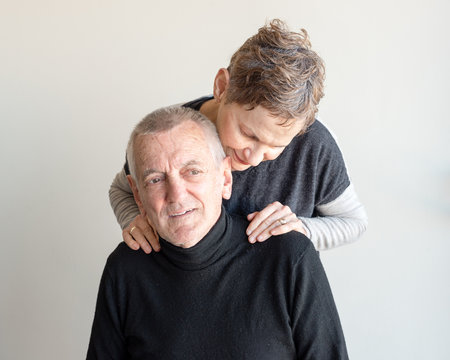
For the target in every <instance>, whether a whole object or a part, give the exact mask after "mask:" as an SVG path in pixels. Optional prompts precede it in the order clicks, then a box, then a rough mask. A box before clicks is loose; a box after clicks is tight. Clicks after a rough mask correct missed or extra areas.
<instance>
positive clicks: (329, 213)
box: [299, 184, 368, 250]
mask: <svg viewBox="0 0 450 360" xmlns="http://www.w3.org/2000/svg"><path fill="white" fill-rule="evenodd" d="M316 210H317V212H318V213H319V216H318V217H314V218H305V217H299V219H300V220H302V222H303V224H304V225H305V226H306V228H307V231H308V237H309V238H310V239H311V241H312V243H313V244H314V247H315V248H316V250H327V249H332V248H335V247H337V246H341V245H345V244H348V243H351V242H353V241H355V240H357V239H358V238H359V237H360V236H361V235H362V233H364V231H365V230H366V228H367V225H368V218H367V214H366V210H365V209H364V206H363V205H362V204H361V202H360V201H359V199H358V196H357V195H356V192H355V189H354V188H353V184H350V185H349V186H348V187H347V189H345V191H344V192H343V193H342V194H341V195H340V196H338V197H337V198H336V199H335V200H333V201H331V202H329V203H328V204H324V205H318V206H317V207H316Z"/></svg>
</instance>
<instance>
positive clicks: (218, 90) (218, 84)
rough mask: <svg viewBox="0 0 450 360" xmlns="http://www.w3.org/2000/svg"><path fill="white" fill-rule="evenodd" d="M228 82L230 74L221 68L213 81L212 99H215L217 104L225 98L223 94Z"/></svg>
mask: <svg viewBox="0 0 450 360" xmlns="http://www.w3.org/2000/svg"><path fill="white" fill-rule="evenodd" d="M229 82H230V73H229V72H228V70H227V69H225V68H221V69H219V71H218V72H217V75H216V77H215V79H214V90H213V94H214V99H216V101H217V102H220V101H222V99H224V98H225V92H226V90H227V88H228V84H229Z"/></svg>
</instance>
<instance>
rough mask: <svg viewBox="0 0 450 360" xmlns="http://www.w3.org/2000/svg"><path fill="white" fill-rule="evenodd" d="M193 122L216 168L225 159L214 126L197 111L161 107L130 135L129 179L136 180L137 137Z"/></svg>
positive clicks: (178, 107) (128, 151)
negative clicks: (204, 139)
mask: <svg viewBox="0 0 450 360" xmlns="http://www.w3.org/2000/svg"><path fill="white" fill-rule="evenodd" d="M189 120H190V121H193V122H194V123H196V124H197V125H199V126H200V128H201V129H202V130H203V133H204V134H205V138H206V141H207V143H208V147H209V150H210V151H211V155H212V156H213V159H214V162H215V164H216V166H217V168H218V167H219V166H220V164H221V163H222V161H223V159H224V158H225V152H224V151H223V148H222V144H221V142H220V139H219V135H218V134H217V130H216V127H215V126H214V124H213V123H212V122H211V121H210V120H209V119H208V118H207V117H206V116H205V115H203V114H201V113H200V112H199V111H196V110H193V109H191V108H187V107H182V106H169V107H163V108H160V109H158V110H155V111H153V112H152V113H150V114H148V115H147V116H146V117H145V118H144V119H142V120H141V121H140V122H139V123H138V124H137V125H136V127H135V128H134V130H133V132H132V133H131V136H130V140H129V141H128V147H127V161H128V167H129V169H130V175H131V177H132V178H133V179H134V180H135V181H137V180H138V179H136V162H135V157H134V146H135V142H136V139H137V137H138V136H139V135H149V134H157V133H160V132H164V131H169V130H171V129H173V128H174V127H176V126H177V125H180V124H182V123H183V122H185V121H189Z"/></svg>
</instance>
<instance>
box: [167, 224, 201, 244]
mask: <svg viewBox="0 0 450 360" xmlns="http://www.w3.org/2000/svg"><path fill="white" fill-rule="evenodd" d="M205 235H206V233H205V234H203V233H202V232H201V231H199V227H198V226H196V227H193V226H180V227H179V228H178V229H176V230H175V231H174V232H173V233H172V234H171V236H169V237H170V239H166V240H167V241H169V242H170V243H171V244H172V245H175V246H179V247H182V248H190V247H192V246H194V245H196V244H197V243H198V242H199V241H200V240H201V239H203V238H204V237H205Z"/></svg>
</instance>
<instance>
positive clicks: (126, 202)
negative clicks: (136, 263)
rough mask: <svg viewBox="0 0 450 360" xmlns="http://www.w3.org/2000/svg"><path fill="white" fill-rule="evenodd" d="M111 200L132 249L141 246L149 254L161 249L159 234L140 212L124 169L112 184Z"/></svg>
mask: <svg viewBox="0 0 450 360" xmlns="http://www.w3.org/2000/svg"><path fill="white" fill-rule="evenodd" d="M109 201H110V203H111V207H112V208H113V211H114V214H115V215H116V218H117V221H118V223H119V225H120V226H121V227H122V237H123V241H125V243H126V244H127V245H128V246H129V247H130V248H131V249H133V250H138V249H139V248H141V249H142V250H144V252H146V253H147V254H149V253H150V252H151V251H152V249H153V250H155V251H159V250H160V245H159V238H158V235H157V233H156V232H155V231H154V230H153V228H152V227H151V226H150V224H149V223H148V219H147V217H146V216H144V215H142V214H141V213H140V211H139V208H138V206H137V204H136V201H135V200H134V196H133V192H132V190H131V187H130V184H129V183H128V179H127V176H126V174H125V170H124V169H122V171H120V172H119V173H118V174H117V175H116V177H115V178H114V180H113V183H112V184H111V187H110V189H109Z"/></svg>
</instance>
